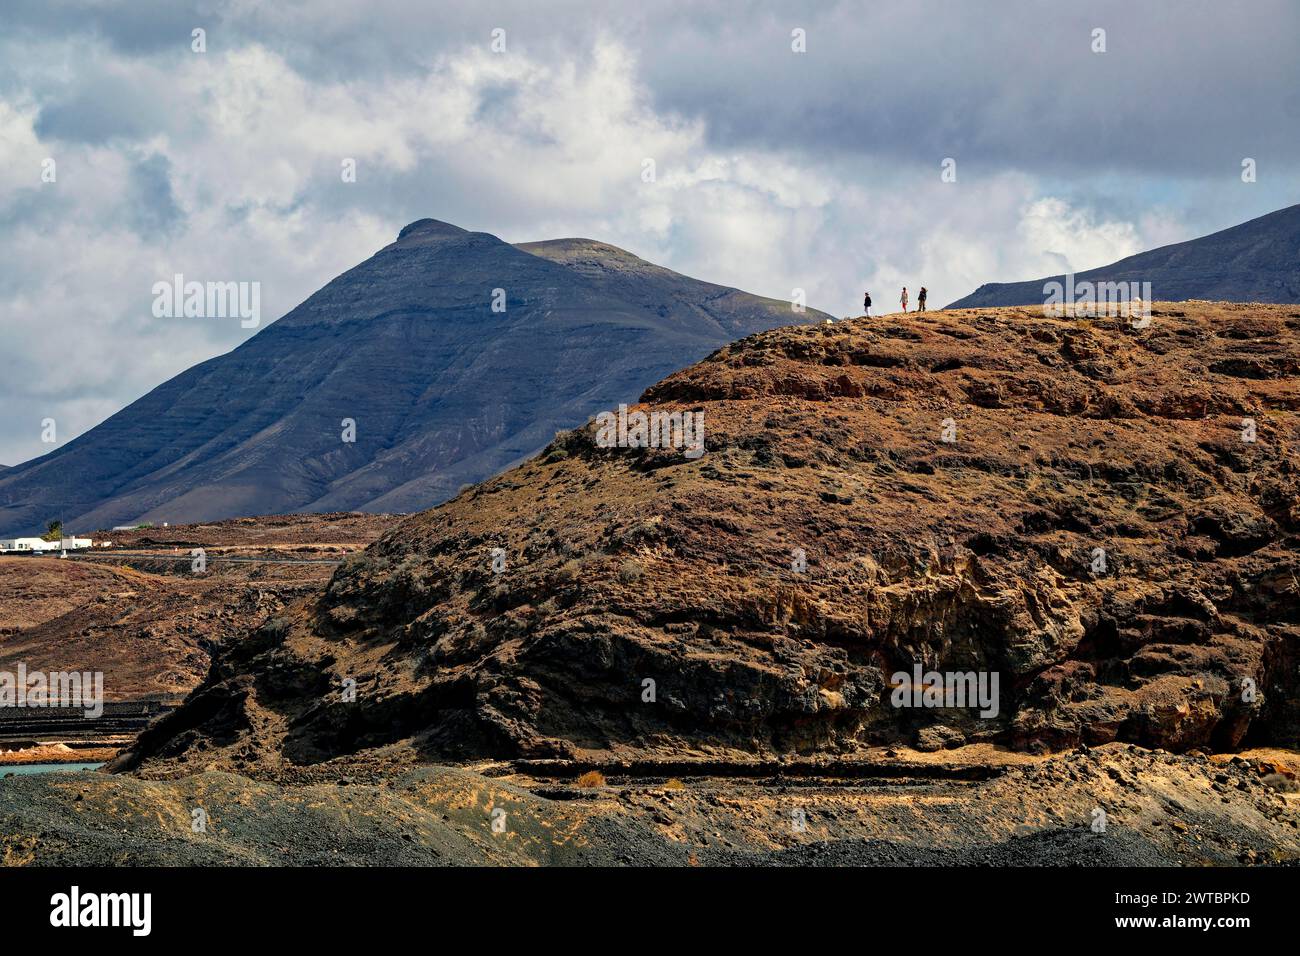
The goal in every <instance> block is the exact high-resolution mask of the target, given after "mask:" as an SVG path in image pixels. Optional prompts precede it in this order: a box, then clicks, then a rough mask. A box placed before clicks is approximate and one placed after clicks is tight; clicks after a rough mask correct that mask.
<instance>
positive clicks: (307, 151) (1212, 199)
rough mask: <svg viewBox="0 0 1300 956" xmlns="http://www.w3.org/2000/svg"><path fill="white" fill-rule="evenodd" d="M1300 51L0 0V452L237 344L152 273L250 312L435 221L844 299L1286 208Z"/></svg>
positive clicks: (1046, 21)
mask: <svg viewBox="0 0 1300 956" xmlns="http://www.w3.org/2000/svg"><path fill="white" fill-rule="evenodd" d="M611 11H618V12H617V13H614V12H611ZM196 28H201V29H203V30H204V31H205V40H206V52H201V53H199V52H195V51H194V50H193V45H194V41H193V39H192V37H193V31H194V30H195V29H196ZM1098 29H1100V30H1104V31H1105V37H1104V39H1105V47H1106V49H1105V52H1104V53H1097V52H1094V49H1093V48H1094V46H1095V44H1096V41H1095V40H1094V31H1095V30H1098ZM497 30H501V31H504V50H503V51H500V52H498V51H494V49H493V35H494V31H497ZM795 30H802V31H804V33H803V36H804V37H805V38H806V39H805V45H806V52H802V53H799V52H795V51H794V50H793V49H792V44H793V42H794V41H793V40H792V31H795ZM497 36H498V37H500V36H501V34H497ZM1298 36H1300V4H1296V3H1294V2H1292V0H1275V2H1274V0H1251V2H1240V3H1223V2H1221V0H1213V2H1201V0H1149V2H1140V3H1135V2H1133V0H1121V2H1072V3H1069V4H1064V3H1057V2H1048V0H1042V2H999V3H992V2H988V3H981V2H957V0H931V2H925V0H906V2H897V3H892V2H865V0H860V2H851V3H850V2H845V3H831V2H827V3H805V4H798V3H789V2H786V3H780V2H771V3H763V2H728V3H722V2H716V3H710V2H706V0H691V2H676V0H656V2H654V3H633V2H627V3H610V2H608V0H604V2H566V0H548V2H546V3H544V4H542V3H537V2H535V0H528V2H522V3H493V2H489V0H477V2H472V3H470V2H465V3H459V2H439V3H429V2H416V0H346V2H345V0H311V2H306V0H274V2H271V0H266V2H257V0H227V2H221V0H206V2H190V0H120V2H116V3H113V2H107V0H4V4H3V10H0V172H2V175H0V344H2V347H0V402H2V403H3V409H4V415H3V416H0V463H3V464H10V465H12V464H15V463H17V462H19V461H22V460H25V459H28V458H31V457H35V456H37V455H40V454H43V453H45V452H47V451H49V450H51V446H50V445H48V444H42V441H41V433H42V428H41V422H42V420H43V419H46V418H53V419H54V420H55V422H56V425H57V439H58V442H59V443H60V444H62V443H64V442H66V441H68V440H69V439H71V438H73V437H75V436H76V435H77V434H79V433H80V432H82V431H84V430H86V429H88V428H90V427H92V426H93V425H95V424H96V423H98V422H99V421H102V420H103V419H104V418H106V417H107V416H109V415H111V414H112V413H113V412H115V411H117V410H118V409H119V408H121V407H122V406H123V405H125V404H127V403H129V402H130V401H132V400H134V399H135V398H137V397H139V396H140V395H142V394H144V393H145V392H147V391H149V390H150V389H151V388H153V387H154V386H155V385H157V384H159V383H160V382H162V381H164V380H166V379H167V378H169V377H170V376H172V375H174V374H176V373H177V372H179V371H181V370H183V369H185V368H187V367H189V366H190V365H193V364H194V363H196V362H198V361H201V360H203V359H206V358H210V357H212V356H213V355H217V354H220V353H222V352H225V351H227V350H229V349H230V348H233V347H234V346H235V345H237V344H239V343H240V342H241V341H243V339H244V338H246V337H247V336H248V335H250V334H252V330H249V329H244V328H241V327H240V323H239V321H238V320H237V319H230V320H212V319H159V318H155V317H154V315H153V313H152V310H151V306H152V302H153V294H152V286H153V284H154V283H155V282H157V281H159V280H163V279H168V278H170V277H171V276H172V275H173V274H175V273H182V274H184V275H185V276H186V277H187V278H191V279H200V280H209V279H211V280H223V281H224V280H233V281H250V282H251V281H257V282H260V283H261V294H262V312H263V321H264V323H265V322H269V321H270V320H272V319H274V318H277V317H278V316H280V315H282V314H283V313H284V312H286V311H288V310H289V309H290V308H292V307H293V306H294V305H296V304H297V303H298V302H300V301H301V300H302V299H303V298H305V297H306V296H307V295H309V294H310V293H311V292H312V291H314V290H315V289H317V288H319V287H320V286H321V285H322V284H324V283H325V282H326V281H328V280H329V279H331V278H332V277H334V276H335V275H337V274H338V273H340V272H342V271H343V270H344V269H346V268H348V267H350V266H352V265H353V264H355V263H357V262H359V261H360V260H362V259H364V258H366V257H367V256H369V255H371V254H372V253H373V252H374V251H375V250H377V249H378V248H380V247H381V246H383V245H384V244H386V243H388V242H390V241H391V240H392V239H393V238H394V237H395V235H396V233H397V231H398V229H399V228H400V227H401V226H402V225H404V224H406V223H407V222H410V221H412V220H414V219H418V218H422V217H426V216H431V217H434V218H438V219H444V220H448V221H450V222H454V223H457V224H458V225H461V226H464V227H465V228H468V229H474V230H482V231H486V232H491V233H494V234H496V235H498V236H501V237H502V238H503V239H506V240H509V241H512V242H519V241H527V240H533V239H544V238H554V237H561V236H587V237H591V238H595V239H601V240H604V241H607V242H612V243H614V244H616V245H620V246H623V247H625V248H627V249H630V250H631V251H633V252H635V253H637V254H638V255H641V256H644V257H646V258H648V259H651V260H654V261H656V262H659V263H662V264H664V265H667V266H669V267H671V268H674V269H677V270H679V271H682V272H686V273H688V274H690V275H694V276H697V277H699V278H704V279H709V280H712V281H717V282H723V283H727V284H730V285H736V286H739V287H741V288H744V289H747V290H749V291H752V292H758V293H762V294H766V295H771V296H774V297H780V298H788V297H789V296H790V295H791V290H792V289H795V288H802V289H805V290H806V292H807V297H808V303H809V305H812V306H815V307H817V308H821V309H824V310H826V311H829V312H832V313H835V314H837V315H847V314H850V312H852V313H853V314H857V313H858V312H860V304H861V297H862V291H863V289H870V290H871V291H872V293H873V295H874V297H875V299H876V302H877V304H878V305H883V304H885V303H892V302H895V301H896V299H897V292H898V289H899V287H901V286H902V285H907V286H909V287H910V288H911V289H913V291H914V290H915V289H916V288H917V287H919V286H921V285H926V286H928V287H929V289H930V290H931V302H932V305H942V304H944V303H946V302H949V301H952V300H953V299H956V298H958V297H960V296H962V295H965V294H966V293H968V292H970V291H971V290H973V289H974V288H975V287H976V286H978V285H980V284H981V283H984V282H990V281H1012V280H1019V279H1029V278H1034V277H1037V276H1040V275H1046V274H1052V273H1059V272H1061V271H1064V270H1067V269H1074V270H1083V269H1087V268H1091V267H1094V266H1098V265H1103V264H1105V263H1107V262H1109V261H1112V260H1114V259H1117V258H1120V257H1122V256H1124V255H1128V254H1131V253H1134V252H1137V251H1140V250H1142V249H1146V248H1151V247H1154V246H1158V245H1163V244H1166V243H1169V242H1176V241H1180V240H1183V239H1188V238H1193V237H1195V236H1198V235H1202V234H1205V233H1207V232H1212V231H1214V230H1217V229H1221V228H1224V227H1226V226H1230V225H1233V224H1235V223H1238V222H1241V221H1244V220H1246V219H1250V218H1253V217H1255V216H1258V215H1262V214H1264V213H1266V212H1270V211H1272V210H1274V209H1278V208H1281V207H1284V206H1287V205H1291V204H1293V203H1295V202H1296V201H1297V198H1296V197H1297V196H1298V195H1300V189H1298V188H1297V187H1300V172H1297V165H1296V161H1295V160H1296V156H1297V155H1300V153H1298V149H1300V58H1297V57H1296V56H1295V42H1296V38H1297V37H1298ZM499 45H500V43H499V42H498V46H499ZM1247 157H1249V158H1252V159H1254V160H1255V162H1256V168H1257V181H1256V182H1254V183H1243V182H1242V177H1241V164H1242V160H1243V159H1244V158H1247ZM346 158H352V159H354V160H355V161H356V168H357V176H356V182H354V183H345V182H343V178H342V176H341V168H342V162H343V160H344V159H346ZM646 159H653V160H654V162H655V172H656V177H655V181H654V182H644V181H643V180H642V170H643V161H644V160H646ZM945 159H952V160H954V161H955V170H956V181H955V182H944V181H943V179H942V176H941V173H942V170H943V163H944V160H945ZM48 160H53V161H54V164H53V167H52V168H53V170H54V181H53V182H48V181H44V180H43V173H46V171H47V170H48V169H50V168H51V167H50V165H49V164H48V162H47V161H48ZM45 178H48V174H46V176H45Z"/></svg>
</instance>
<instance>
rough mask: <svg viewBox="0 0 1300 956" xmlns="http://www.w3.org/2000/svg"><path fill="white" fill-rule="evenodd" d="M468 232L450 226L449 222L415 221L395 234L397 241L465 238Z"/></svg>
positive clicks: (458, 227) (437, 220) (434, 220)
mask: <svg viewBox="0 0 1300 956" xmlns="http://www.w3.org/2000/svg"><path fill="white" fill-rule="evenodd" d="M467 235H469V232H468V230H465V229H462V228H461V227H460V226H455V225H452V224H451V223H449V222H443V221H442V220H441V219H417V220H415V222H412V223H409V224H408V225H406V226H404V227H403V228H402V231H401V232H399V233H398V234H397V238H398V239H405V238H407V237H408V236H467Z"/></svg>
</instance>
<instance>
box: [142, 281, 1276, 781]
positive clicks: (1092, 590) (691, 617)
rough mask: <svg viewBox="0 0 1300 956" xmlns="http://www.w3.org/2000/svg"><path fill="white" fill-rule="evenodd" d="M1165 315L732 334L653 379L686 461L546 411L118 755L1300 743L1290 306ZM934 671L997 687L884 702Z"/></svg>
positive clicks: (234, 646) (1158, 311)
mask: <svg viewBox="0 0 1300 956" xmlns="http://www.w3.org/2000/svg"><path fill="white" fill-rule="evenodd" d="M1152 311H1153V314H1152V323H1151V325H1150V326H1149V327H1148V328H1144V329H1141V330H1137V329H1132V328H1130V327H1129V326H1128V325H1127V324H1126V323H1125V322H1123V321H1118V320H1116V321H1108V322H1097V323H1080V322H1078V321H1076V320H1071V319H1051V318H1046V317H1044V316H1043V315H1042V314H1041V312H1038V311H1036V310H1029V309H1015V310H1000V311H994V310H983V311H960V312H931V313H926V314H923V315H909V316H907V317H906V318H905V319H903V320H901V321H900V320H898V319H894V318H890V319H886V320H880V319H873V320H856V321H852V322H840V323H836V324H835V325H831V326H816V327H804V328H784V329H778V330H774V331H770V332H765V333H760V334H758V335H754V336H751V337H749V338H747V339H744V340H742V341H739V342H736V343H733V344H731V345H729V346H727V347H725V348H723V349H720V350H719V351H717V352H715V353H714V354H712V355H711V356H709V358H707V359H706V360H705V361H703V362H700V363H699V364H697V365H695V366H693V367H691V368H688V369H685V370H683V371H681V372H678V373H676V374H674V375H672V376H670V377H668V378H667V379H665V380H664V381H662V382H660V383H659V384H657V385H655V386H654V387H652V388H651V389H649V390H648V391H647V392H646V393H645V395H644V396H643V397H642V406H641V407H642V408H643V409H645V410H648V411H670V410H676V411H681V410H685V409H694V410H699V411H701V412H702V413H703V415H704V418H705V425H706V428H705V431H706V436H705V446H706V451H705V453H704V454H703V456H702V457H699V458H697V459H694V460H692V459H690V458H687V457H684V456H683V455H682V454H681V453H679V452H676V451H673V450H671V449H668V450H665V449H644V448H605V447H600V446H598V444H597V441H596V428H595V427H594V426H593V425H587V426H584V427H582V428H580V429H577V430H574V431H571V432H568V433H565V434H564V435H561V436H559V437H558V438H557V439H556V440H555V442H553V443H552V445H551V446H550V447H548V449H547V450H546V451H545V452H543V453H542V454H541V455H539V456H537V457H535V458H533V459H532V460H530V461H528V462H527V463H526V464H524V465H522V466H521V467H519V468H517V469H515V470H512V471H510V472H508V473H506V474H503V475H500V476H498V477H497V478H494V479H492V480H490V481H487V482H485V483H483V484H481V485H479V486H477V487H475V488H473V489H470V490H467V491H465V492H463V493H461V494H460V495H458V496H457V497H456V498H455V499H453V500H451V501H449V502H447V503H445V504H443V505H442V506H440V507H438V508H436V509H434V510H431V511H427V512H424V513H422V514H419V515H414V516H411V517H409V518H407V519H405V520H404V521H403V522H402V524H401V525H399V526H398V527H396V528H394V529H393V530H392V531H390V532H389V533H388V534H386V535H385V536H384V537H383V538H381V539H380V540H379V541H378V542H376V543H375V544H374V545H372V546H371V547H370V548H368V549H367V550H366V552H364V554H363V555H360V556H357V557H355V558H353V559H352V560H351V561H349V563H347V564H345V565H344V566H342V567H341V568H340V569H339V570H338V571H337V572H336V573H335V575H334V577H333V579H332V580H331V582H330V584H329V586H328V588H327V589H326V591H325V593H324V594H323V595H321V596H319V597H313V598H311V599H310V600H308V601H304V602H303V603H302V604H301V605H299V606H298V607H297V608H296V609H294V610H293V611H291V612H289V613H288V614H286V618H287V619H288V620H289V621H290V624H289V626H288V627H287V628H286V629H283V630H279V631H274V632H272V631H263V632H259V633H257V634H255V635H252V636H250V637H249V638H247V639H245V640H242V641H237V642H230V644H229V652H228V653H227V654H225V655H223V656H221V657H219V658H218V659H217V660H216V661H215V662H214V666H213V670H212V672H211V674H210V675H209V678H208V680H207V681H206V682H205V684H204V685H203V686H202V687H201V688H200V689H199V690H198V691H196V692H195V694H194V695H193V696H192V697H191V698H190V699H189V701H188V702H187V704H186V705H185V706H184V707H182V708H181V709H180V710H179V711H178V712H177V713H176V714H174V715H172V716H171V717H168V718H166V719H164V720H163V721H162V722H160V723H159V724H158V725H156V726H155V728H154V729H152V730H151V731H149V732H147V733H146V734H145V735H144V736H142V738H141V740H140V742H139V744H138V746H137V748H136V750H135V751H134V753H132V754H131V755H130V756H129V757H127V758H125V760H124V761H123V764H122V765H123V766H132V765H135V764H137V763H138V762H139V761H141V760H146V761H151V762H154V763H155V765H156V766H158V767H159V769H160V772H172V771H174V770H185V769H189V770H193V769H195V768H202V767H206V766H209V765H210V764H212V765H216V766H219V767H223V768H228V769H229V768H235V769H240V770H241V772H243V771H246V770H250V769H258V770H265V771H267V772H269V773H276V772H279V771H281V770H284V769H286V768H292V767H293V766H297V765H304V764H314V763H317V762H320V761H323V760H326V759H331V758H336V757H337V758H349V759H350V758H351V757H353V756H356V757H358V758H361V757H366V758H367V759H377V760H386V759H390V758H391V759H399V758H400V757H401V755H402V754H405V755H406V759H423V758H428V757H471V758H479V757H493V758H500V757H543V758H556V757H558V758H577V759H586V758H587V757H588V756H593V755H596V754H603V755H606V756H611V755H612V756H613V757H614V758H616V759H621V758H624V757H627V758H638V759H639V758H642V757H647V758H649V757H656V756H657V757H671V758H675V759H676V758H680V759H685V758H686V757H688V756H690V757H719V758H721V757H722V756H725V755H728V754H731V755H734V754H736V753H746V754H753V753H759V754H776V755H788V754H793V753H803V754H843V753H849V752H853V751H856V750H858V749H860V748H862V747H863V746H865V745H868V744H888V745H893V744H899V743H902V744H913V745H915V746H918V747H922V748H925V749H937V748H939V747H944V746H951V745H954V744H957V743H961V742H963V741H966V742H996V743H1005V744H1009V745H1012V746H1017V747H1034V746H1044V745H1045V746H1048V747H1071V746H1075V745H1077V744H1080V743H1085V744H1090V745H1091V744H1099V743H1105V742H1108V741H1113V740H1122V741H1130V742H1134V743H1140V744H1144V745H1147V746H1151V747H1163V748H1166V749H1169V750H1186V749H1189V748H1194V747H1205V748H1212V749H1218V750H1225V749H1232V748H1235V747H1237V746H1238V745H1242V744H1249V743H1252V742H1253V743H1254V744H1255V745H1258V746H1269V745H1277V746H1290V745H1294V744H1295V742H1296V741H1297V740H1300V706H1298V705H1297V703H1296V701H1297V700H1300V694H1298V692H1300V616H1297V608H1300V602H1298V601H1297V598H1298V597H1300V584H1298V583H1297V581H1298V579H1300V468H1298V467H1297V465H1296V462H1295V458H1294V450H1295V449H1296V448H1297V447H1300V378H1297V375H1296V373H1297V371H1300V310H1297V309H1296V308H1295V307H1278V306H1234V305H1228V306H1214V305H1190V304H1189V305H1187V306H1182V307H1178V308H1171V307H1169V306H1168V305H1161V306H1157V307H1156V308H1154V309H1153V310H1152ZM1243 418H1250V419H1252V420H1253V423H1254V429H1253V430H1252V431H1251V432H1250V437H1252V438H1254V440H1253V441H1250V440H1247V439H1245V438H1244V437H1243V428H1244V424H1243ZM946 437H951V438H952V439H953V440H952V441H951V442H949V441H946V440H945V438H946ZM495 549H501V550H500V551H499V552H496V551H495ZM494 553H495V554H496V555H497V556H498V557H502V558H503V560H504V564H503V565H498V566H497V570H495V571H494V569H493V564H494V558H493V555H494ZM918 666H919V667H922V668H924V669H926V670H935V671H939V672H944V673H946V674H952V673H970V674H972V675H984V679H987V680H989V681H991V680H993V678H994V677H996V679H997V681H998V684H997V685H996V686H997V692H996V694H995V695H994V704H995V706H994V707H992V708H989V709H991V710H992V711H993V712H992V713H987V714H983V715H981V713H980V711H981V710H982V709H986V708H977V707H967V706H960V702H944V701H939V702H938V704H937V705H935V704H930V703H929V702H925V703H926V705H925V706H921V707H914V706H907V707H899V706H897V702H896V701H895V700H894V689H895V685H897V684H899V683H900V681H899V680H898V678H897V676H896V675H898V674H899V673H902V674H904V675H911V673H912V672H913V668H914V667H918ZM348 679H351V680H354V681H356V686H357V687H358V688H359V690H358V696H357V698H356V700H355V701H348V700H343V699H341V698H340V695H339V694H338V693H337V692H336V689H337V688H339V687H341V686H343V685H344V681H345V680H348ZM908 679H910V678H908V677H905V678H904V679H903V681H902V682H901V683H906V681H907V680H908ZM1247 687H1249V688H1250V693H1249V694H1247V693H1245V689H1246V688H1247ZM593 759H594V757H593ZM147 765H148V764H146V766H147Z"/></svg>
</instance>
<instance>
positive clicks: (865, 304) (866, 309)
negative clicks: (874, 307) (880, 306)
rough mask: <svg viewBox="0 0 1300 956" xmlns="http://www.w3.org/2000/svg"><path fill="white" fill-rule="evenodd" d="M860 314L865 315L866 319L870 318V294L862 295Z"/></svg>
mask: <svg viewBox="0 0 1300 956" xmlns="http://www.w3.org/2000/svg"><path fill="white" fill-rule="evenodd" d="M862 314H863V315H865V316H866V317H867V318H871V293H870V292H864V293H862Z"/></svg>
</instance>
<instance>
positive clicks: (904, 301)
mask: <svg viewBox="0 0 1300 956" xmlns="http://www.w3.org/2000/svg"><path fill="white" fill-rule="evenodd" d="M903 311H904V312H906V311H907V286H903Z"/></svg>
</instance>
